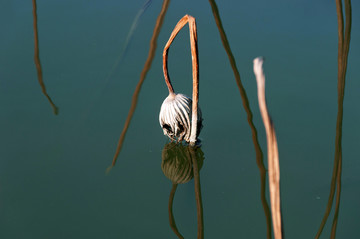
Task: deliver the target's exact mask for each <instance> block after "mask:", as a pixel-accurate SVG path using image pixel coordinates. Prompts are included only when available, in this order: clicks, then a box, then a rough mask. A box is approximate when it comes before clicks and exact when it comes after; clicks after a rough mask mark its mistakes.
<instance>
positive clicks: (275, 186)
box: [254, 58, 283, 239]
mask: <svg viewBox="0 0 360 239" xmlns="http://www.w3.org/2000/svg"><path fill="white" fill-rule="evenodd" d="M262 65H263V59H262V58H256V59H254V73H255V76H256V82H257V89H258V100H259V108H260V113H261V116H262V119H263V123H264V126H265V131H266V141H267V153H268V173H269V191H270V205H271V214H272V222H273V229H274V236H275V239H281V238H282V234H283V233H282V225H281V224H282V218H281V202H280V165H279V153H278V146H277V140H276V134H275V128H274V124H273V122H272V120H271V117H270V115H269V112H268V109H267V106H266V99H265V75H264V72H263V68H262Z"/></svg>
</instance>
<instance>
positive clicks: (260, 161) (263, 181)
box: [209, 0, 271, 238]
mask: <svg viewBox="0 0 360 239" xmlns="http://www.w3.org/2000/svg"><path fill="white" fill-rule="evenodd" d="M209 2H210V5H211V9H212V12H213V15H214V18H215V22H216V25H217V27H218V30H219V33H220V37H221V41H222V44H223V46H224V48H225V51H226V53H227V55H228V58H229V61H230V65H231V68H232V70H233V72H234V76H235V80H236V83H237V85H238V87H239V91H240V95H241V99H242V103H243V106H244V109H245V111H246V114H247V120H248V123H249V126H250V129H251V133H252V140H253V144H254V147H255V153H256V163H257V165H258V168H259V172H260V182H261V192H260V193H261V195H260V197H261V202H262V205H263V208H264V213H265V218H266V224H267V238H271V217H270V209H269V204H268V202H267V200H266V196H265V188H266V169H265V166H264V161H263V152H262V150H261V147H260V144H259V141H258V137H257V130H256V128H255V125H254V123H253V120H252V118H253V114H252V112H251V109H250V105H249V100H248V98H247V95H246V91H245V88H244V86H243V84H242V82H241V79H240V74H239V71H238V69H237V67H236V61H235V58H234V55H233V54H232V51H231V48H230V44H229V41H228V39H227V37H226V34H225V30H224V28H223V25H222V23H221V19H220V14H219V10H218V7H217V5H216V3H215V0H209Z"/></svg>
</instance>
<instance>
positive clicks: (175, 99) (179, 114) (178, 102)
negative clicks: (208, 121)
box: [159, 94, 202, 142]
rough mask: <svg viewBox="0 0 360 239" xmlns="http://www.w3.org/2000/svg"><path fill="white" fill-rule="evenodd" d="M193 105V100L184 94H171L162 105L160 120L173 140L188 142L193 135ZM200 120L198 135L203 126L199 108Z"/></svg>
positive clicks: (198, 122)
mask: <svg viewBox="0 0 360 239" xmlns="http://www.w3.org/2000/svg"><path fill="white" fill-rule="evenodd" d="M191 105H192V100H191V99H190V98H189V97H187V96H185V95H183V94H169V96H168V97H166V99H165V100H164V102H163V103H162V105H161V109H160V114H159V122H160V125H161V127H162V129H163V131H164V135H167V136H168V137H169V138H170V139H171V140H176V141H182V140H185V141H186V142H189V141H190V135H191V118H190V117H191V114H192V110H191ZM197 115H198V117H197V118H198V121H197V130H196V131H197V132H196V137H198V136H199V134H200V130H201V128H202V117H201V110H200V108H198V112H197Z"/></svg>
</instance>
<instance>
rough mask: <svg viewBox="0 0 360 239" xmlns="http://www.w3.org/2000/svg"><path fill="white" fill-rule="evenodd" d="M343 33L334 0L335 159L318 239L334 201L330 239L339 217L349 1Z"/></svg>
mask: <svg viewBox="0 0 360 239" xmlns="http://www.w3.org/2000/svg"><path fill="white" fill-rule="evenodd" d="M344 5H345V33H344V17H343V3H342V1H341V0H336V11H337V21H338V77H337V78H338V113H337V120H336V135H335V157H334V168H333V174H332V177H331V184H330V194H329V199H328V203H327V207H326V211H325V214H324V217H323V219H322V222H321V224H320V228H319V230H318V232H317V234H316V236H315V238H319V237H320V235H321V233H322V231H323V229H324V226H325V224H326V221H327V220H328V217H329V214H330V212H331V208H332V205H333V201H334V196H335V191H336V201H335V213H334V218H333V222H332V227H331V238H335V236H336V228H337V222H338V216H339V206H340V194H341V169H342V144H341V142H342V120H343V103H344V93H345V76H346V69H347V60H348V53H349V47H350V33H351V1H350V0H345V4H344Z"/></svg>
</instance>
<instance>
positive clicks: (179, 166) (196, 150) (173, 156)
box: [161, 142, 204, 238]
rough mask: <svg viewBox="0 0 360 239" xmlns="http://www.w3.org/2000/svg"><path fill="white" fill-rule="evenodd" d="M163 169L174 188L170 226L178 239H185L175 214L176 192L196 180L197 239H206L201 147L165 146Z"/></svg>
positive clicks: (172, 144) (173, 144)
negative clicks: (201, 180)
mask: <svg viewBox="0 0 360 239" xmlns="http://www.w3.org/2000/svg"><path fill="white" fill-rule="evenodd" d="M161 158H162V161H161V169H162V171H163V173H164V175H165V176H166V177H167V178H168V179H170V180H171V182H172V188H171V192H170V196H169V203H168V209H169V224H170V227H171V229H172V230H173V232H174V233H175V234H176V235H177V237H178V238H184V237H183V236H182V235H181V233H180V232H179V230H178V228H177V227H176V223H175V217H174V214H173V210H172V209H173V202H174V197H175V192H176V189H177V186H178V185H179V184H185V183H188V182H189V181H190V180H191V179H192V178H194V187H195V199H196V209H197V211H196V213H197V223H198V231H197V238H204V221H203V207H202V198H201V186H200V173H199V172H200V169H201V168H202V165H203V162H204V153H203V151H202V150H201V148H200V147H192V146H188V145H183V144H177V143H174V142H171V143H168V144H165V146H164V149H163V151H162V155H161Z"/></svg>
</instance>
